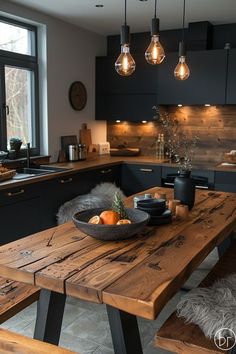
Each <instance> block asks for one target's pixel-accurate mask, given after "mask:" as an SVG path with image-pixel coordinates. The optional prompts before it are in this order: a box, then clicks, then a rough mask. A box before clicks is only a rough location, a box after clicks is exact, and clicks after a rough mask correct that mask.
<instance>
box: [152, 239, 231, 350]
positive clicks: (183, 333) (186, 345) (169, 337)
mask: <svg viewBox="0 0 236 354" xmlns="http://www.w3.org/2000/svg"><path fill="white" fill-rule="evenodd" d="M234 272H236V242H235V241H234V243H233V244H232V245H231V246H230V248H229V249H228V250H227V251H226V253H225V254H224V255H223V256H222V257H221V258H220V260H219V261H218V262H217V263H216V265H215V266H214V268H213V269H212V270H211V271H210V273H209V274H208V275H207V276H206V278H205V279H204V280H203V281H202V282H201V284H200V286H201V287H209V286H211V285H212V284H213V283H214V282H215V281H216V280H217V279H220V278H223V277H225V276H227V275H229V274H231V273H234ZM154 345H155V346H156V347H161V348H164V349H166V350H169V351H171V352H173V353H182V354H218V353H229V352H230V351H229V350H228V351H227V350H220V349H218V348H217V346H216V345H215V343H214V340H210V339H208V338H206V337H205V335H204V334H203V332H202V331H201V329H200V328H199V327H198V326H197V325H194V324H186V323H185V321H184V319H183V318H179V317H177V316H176V313H173V314H172V315H171V316H170V317H169V318H168V320H167V321H166V322H165V323H164V324H163V326H162V327H161V328H160V329H159V331H158V332H157V334H156V336H155V340H154Z"/></svg>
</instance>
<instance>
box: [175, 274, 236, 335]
mask: <svg viewBox="0 0 236 354" xmlns="http://www.w3.org/2000/svg"><path fill="white" fill-rule="evenodd" d="M177 315H178V316H179V317H184V318H185V319H186V321H187V322H190V323H194V324H196V325H198V326H199V327H200V328H201V330H202V331H203V333H204V334H205V336H206V337H209V338H214V335H215V334H216V332H217V331H218V330H219V329H221V328H228V329H230V330H232V331H234V332H236V273H233V274H231V275H229V276H228V277H226V278H223V279H220V280H218V281H216V282H215V283H214V284H213V285H212V286H211V287H209V288H196V289H193V290H191V291H190V292H189V293H188V294H187V295H185V296H183V297H182V299H181V300H180V302H179V304H178V305H177ZM223 335H227V330H226V331H225V333H223Z"/></svg>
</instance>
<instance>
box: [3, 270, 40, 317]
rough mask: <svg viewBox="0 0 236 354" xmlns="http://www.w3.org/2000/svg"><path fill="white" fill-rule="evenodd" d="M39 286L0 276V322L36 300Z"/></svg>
mask: <svg viewBox="0 0 236 354" xmlns="http://www.w3.org/2000/svg"><path fill="white" fill-rule="evenodd" d="M39 292H40V288H39V287H36V286H32V285H29V284H24V283H20V282H17V281H12V280H7V279H5V278H2V277H0V324H1V323H3V322H5V321H7V320H8V319H9V318H11V317H13V316H14V315H16V314H17V313H18V312H20V311H21V310H23V309H24V308H26V307H27V306H29V305H31V304H32V303H33V302H35V301H37V300H38V298H39Z"/></svg>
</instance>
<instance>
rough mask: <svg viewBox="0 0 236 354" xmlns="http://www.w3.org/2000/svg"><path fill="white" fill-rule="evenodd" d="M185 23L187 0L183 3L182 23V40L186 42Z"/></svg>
mask: <svg viewBox="0 0 236 354" xmlns="http://www.w3.org/2000/svg"><path fill="white" fill-rule="evenodd" d="M184 25H185V0H184V4H183V25H182V41H183V42H184Z"/></svg>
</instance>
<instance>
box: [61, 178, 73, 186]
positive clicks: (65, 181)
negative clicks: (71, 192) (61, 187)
mask: <svg viewBox="0 0 236 354" xmlns="http://www.w3.org/2000/svg"><path fill="white" fill-rule="evenodd" d="M72 181H73V178H71V177H70V178H68V179H60V183H62V184H65V183H70V182H72Z"/></svg>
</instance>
